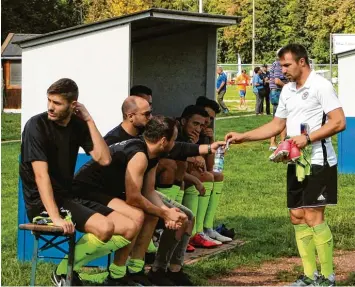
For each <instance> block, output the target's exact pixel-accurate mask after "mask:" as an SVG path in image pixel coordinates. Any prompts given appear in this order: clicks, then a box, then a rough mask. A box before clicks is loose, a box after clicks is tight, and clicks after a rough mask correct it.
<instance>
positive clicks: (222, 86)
mask: <svg viewBox="0 0 355 287" xmlns="http://www.w3.org/2000/svg"><path fill="white" fill-rule="evenodd" d="M217 74H218V78H217V84H216V91H217V95H218V97H217V99H218V103H219V105H220V106H221V108H222V111H223V113H224V114H226V113H229V110H228V108H227V106H226V104H225V103H224V101H223V97H224V95H225V93H226V91H227V75H226V74H225V73H224V72H223V69H222V67H218V68H217Z"/></svg>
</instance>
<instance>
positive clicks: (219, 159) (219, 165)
mask: <svg viewBox="0 0 355 287" xmlns="http://www.w3.org/2000/svg"><path fill="white" fill-rule="evenodd" d="M223 168H224V148H223V147H221V146H220V147H219V148H218V149H217V152H216V154H215V157H214V165H213V171H214V172H219V173H221V172H222V171H223Z"/></svg>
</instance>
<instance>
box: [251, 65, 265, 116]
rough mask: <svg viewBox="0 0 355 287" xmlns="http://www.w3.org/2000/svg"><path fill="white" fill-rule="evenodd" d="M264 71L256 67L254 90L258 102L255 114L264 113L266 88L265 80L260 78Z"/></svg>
mask: <svg viewBox="0 0 355 287" xmlns="http://www.w3.org/2000/svg"><path fill="white" fill-rule="evenodd" d="M261 73H262V71H261V69H260V67H256V68H255V69H254V76H253V92H254V94H255V97H256V102H255V114H256V115H257V116H258V115H262V114H263V112H262V103H263V100H264V97H265V89H264V82H263V80H262V79H261V78H260V75H261Z"/></svg>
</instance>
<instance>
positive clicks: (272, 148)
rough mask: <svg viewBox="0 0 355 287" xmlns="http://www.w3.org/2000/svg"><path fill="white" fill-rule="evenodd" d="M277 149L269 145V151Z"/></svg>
mask: <svg viewBox="0 0 355 287" xmlns="http://www.w3.org/2000/svg"><path fill="white" fill-rule="evenodd" d="M276 149H277V146H270V147H269V151H275V150H276Z"/></svg>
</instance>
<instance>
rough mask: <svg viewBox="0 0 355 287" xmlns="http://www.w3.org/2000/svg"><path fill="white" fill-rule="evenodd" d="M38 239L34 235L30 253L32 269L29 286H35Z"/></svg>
mask: <svg viewBox="0 0 355 287" xmlns="http://www.w3.org/2000/svg"><path fill="white" fill-rule="evenodd" d="M38 241H39V237H38V236H37V235H35V236H34V242H33V253H32V270H31V282H30V286H36V269H37V258H38Z"/></svg>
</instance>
